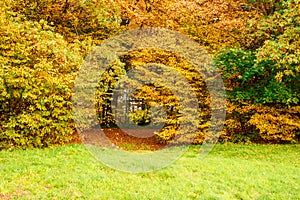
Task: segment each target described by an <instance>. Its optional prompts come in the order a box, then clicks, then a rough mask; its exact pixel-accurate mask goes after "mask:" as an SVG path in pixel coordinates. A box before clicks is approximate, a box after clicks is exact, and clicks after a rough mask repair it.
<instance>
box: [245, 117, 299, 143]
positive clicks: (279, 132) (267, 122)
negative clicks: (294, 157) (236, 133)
mask: <svg viewBox="0 0 300 200" xmlns="http://www.w3.org/2000/svg"><path fill="white" fill-rule="evenodd" d="M249 124H251V125H255V126H256V128H257V129H258V130H259V132H260V136H261V137H262V138H264V139H265V140H269V141H272V140H282V141H291V140H292V139H293V138H294V137H295V135H296V133H297V131H299V130H300V118H299V117H296V116H291V115H289V114H278V115H274V114H270V113H268V114H259V113H256V114H254V115H253V116H252V117H251V119H250V120H249Z"/></svg>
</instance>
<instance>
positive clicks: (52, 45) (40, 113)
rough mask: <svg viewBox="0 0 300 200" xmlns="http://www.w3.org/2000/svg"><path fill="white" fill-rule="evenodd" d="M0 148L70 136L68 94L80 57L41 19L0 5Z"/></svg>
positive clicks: (46, 143) (63, 139)
mask: <svg viewBox="0 0 300 200" xmlns="http://www.w3.org/2000/svg"><path fill="white" fill-rule="evenodd" d="M0 33H1V35H0V65H1V66H0V105H1V109H0V116H1V117H0V118H1V120H0V149H11V148H25V147H46V146H51V145H54V144H63V143H66V142H68V141H69V140H70V139H71V138H72V134H73V133H74V125H73V123H72V110H71V106H72V103H71V94H72V85H73V80H74V78H75V75H76V72H77V70H78V69H79V66H80V64H81V63H82V61H83V58H82V56H81V53H80V48H79V47H80V45H79V43H76V42H75V43H74V44H73V45H69V44H68V43H67V42H66V41H65V40H64V39H63V37H62V36H61V35H59V34H56V33H54V31H53V29H52V28H51V27H49V26H48V25H47V24H46V22H44V21H40V22H28V21H22V20H21V19H20V18H18V17H11V15H8V14H7V13H6V12H5V10H4V9H3V7H1V10H0Z"/></svg>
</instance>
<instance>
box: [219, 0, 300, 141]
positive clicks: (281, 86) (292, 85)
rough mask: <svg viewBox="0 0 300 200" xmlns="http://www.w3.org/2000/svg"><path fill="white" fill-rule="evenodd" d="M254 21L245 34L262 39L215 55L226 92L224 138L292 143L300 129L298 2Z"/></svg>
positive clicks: (293, 2)
mask: <svg viewBox="0 0 300 200" xmlns="http://www.w3.org/2000/svg"><path fill="white" fill-rule="evenodd" d="M281 6H282V7H281V9H280V10H278V11H276V12H274V13H273V14H272V15H270V16H268V17H263V18H262V19H261V20H260V21H254V22H252V23H251V24H250V27H249V28H248V29H247V30H246V31H249V30H251V34H249V35H247V37H246V38H247V39H248V38H249V37H250V38H251V37H252V39H255V38H260V39H261V40H262V41H261V42H260V43H255V45H246V46H245V48H246V49H243V48H235V49H225V50H224V51H222V52H220V53H219V54H218V56H217V57H216V59H215V60H216V64H217V65H218V66H219V68H220V69H221V71H222V73H223V77H224V81H225V84H226V87H227V94H228V109H227V111H228V116H227V120H226V128H225V130H224V134H223V136H222V137H223V138H222V139H223V140H232V141H256V140H260V141H261V140H262V141H265V142H296V141H297V140H298V139H299V133H300V118H299V114H300V109H299V103H300V90H299V88H300V82H299V80H300V74H299V72H300V51H299V46H300V32H299V31H300V29H299V24H300V15H299V14H300V13H299V11H300V4H299V1H298V0H296V1H293V0H291V1H286V2H284V3H282V5H281Z"/></svg>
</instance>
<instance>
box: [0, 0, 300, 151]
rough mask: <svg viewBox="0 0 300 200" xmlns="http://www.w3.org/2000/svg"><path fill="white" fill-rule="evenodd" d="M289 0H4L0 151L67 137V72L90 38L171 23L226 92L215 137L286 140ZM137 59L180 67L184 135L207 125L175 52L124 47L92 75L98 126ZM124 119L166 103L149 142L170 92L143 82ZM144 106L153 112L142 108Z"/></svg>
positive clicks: (291, 131) (197, 78)
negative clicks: (191, 110)
mask: <svg viewBox="0 0 300 200" xmlns="http://www.w3.org/2000/svg"><path fill="white" fill-rule="evenodd" d="M299 5H300V1H299V0H287V1H282V0H255V1H250V0H239V1H233V0H212V1H206V0H180V1H177V0H176V1H175V0H163V1H161V0H116V1H113V0H104V1H98V0H55V1H53V0H4V1H1V2H0V104H1V106H0V114H1V115H0V149H12V148H26V147H47V146H52V145H57V144H64V143H67V142H69V141H70V140H72V137H73V135H74V133H75V132H76V129H75V126H74V122H73V113H72V89H73V86H74V80H75V78H76V75H77V72H78V70H79V69H80V66H81V65H82V64H83V62H84V59H85V58H86V56H87V55H88V54H89V52H90V51H91V50H92V49H93V48H94V47H95V45H98V44H101V43H102V41H104V40H105V39H107V38H110V37H112V36H114V35H116V34H118V33H121V32H122V31H125V30H130V29H137V28H149V27H160V28H167V29H171V30H175V31H179V32H181V33H183V34H185V35H188V36H190V37H191V38H193V39H194V40H195V41H197V42H198V43H199V44H201V45H202V46H203V47H204V48H205V49H206V50H207V51H208V53H209V54H210V55H211V56H212V57H213V59H214V61H215V64H216V66H217V67H218V68H219V70H220V73H221V74H222V77H223V80H224V84H225V86H226V92H227V117H226V120H225V122H224V123H225V127H224V129H223V131H222V133H221V136H220V138H219V140H220V141H223V142H225V141H231V142H266V143H269V142H272V143H294V142H298V141H299V138H300V104H299V103H300V82H299V80H300V77H299V71H300V50H299V46H300V29H299V27H300V6H299ZM147 63H159V64H162V65H165V66H169V67H171V68H174V69H176V70H178V71H180V73H181V74H183V75H184V76H185V77H186V78H187V80H188V81H189V83H190V84H191V86H192V88H193V89H194V92H195V94H196V96H197V99H198V101H199V102H200V104H199V106H200V107H201V112H200V113H198V115H197V116H198V120H199V121H197V123H196V122H194V121H193V120H192V119H191V123H192V124H197V128H198V131H197V133H195V138H194V141H193V142H194V143H197V144H200V143H202V142H203V140H204V136H205V134H206V131H207V128H208V127H209V125H210V122H209V120H210V116H211V108H210V95H209V92H208V90H207V88H206V85H205V82H204V81H203V79H202V77H201V75H199V74H198V73H195V71H194V70H193V68H192V67H191V65H190V63H189V62H188V61H187V60H185V59H183V58H182V57H180V56H178V55H174V54H172V53H170V52H166V51H162V50H153V49H142V50H139V51H133V52H129V53H128V54H126V55H123V56H121V57H120V58H119V59H118V60H116V61H115V63H112V64H111V67H110V70H108V71H107V72H105V73H104V74H103V75H102V77H99V90H98V91H97V96H96V97H95V105H96V106H97V114H98V120H99V122H100V124H101V125H102V126H103V127H111V126H114V125H115V124H116V119H115V118H114V114H113V113H112V108H111V102H112V101H113V95H112V91H113V89H114V88H115V86H116V84H117V83H118V81H119V80H120V79H121V78H122V77H123V75H124V74H126V72H128V71H130V70H131V69H133V68H135V67H138V66H142V65H145V64H147ZM131 95H132V98H133V99H134V98H135V99H140V102H143V103H142V105H140V107H141V108H142V109H141V110H134V111H132V112H131V113H130V116H128V119H127V120H131V121H133V122H134V123H136V124H139V125H141V124H147V123H149V114H150V110H149V109H150V108H151V106H154V105H161V106H163V107H164V108H165V109H166V113H167V115H166V119H160V120H162V121H164V120H165V121H166V123H165V126H164V127H163V128H162V130H161V131H159V132H157V133H156V135H157V138H158V141H160V142H164V143H167V142H168V141H169V140H170V139H172V138H173V137H174V135H176V131H177V130H178V127H179V124H180V106H179V105H178V101H177V100H176V97H175V95H174V94H173V93H172V92H171V91H170V90H168V89H167V88H164V87H161V86H160V85H155V84H154V85H151V84H150V85H149V84H148V85H145V86H143V87H140V88H138V89H137V90H136V91H135V92H134V93H133V94H131ZM152 112H153V110H152Z"/></svg>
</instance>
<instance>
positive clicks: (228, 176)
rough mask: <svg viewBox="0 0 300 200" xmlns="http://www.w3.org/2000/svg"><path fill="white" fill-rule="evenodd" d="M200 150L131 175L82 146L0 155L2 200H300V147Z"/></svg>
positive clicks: (247, 147)
mask: <svg viewBox="0 0 300 200" xmlns="http://www.w3.org/2000/svg"><path fill="white" fill-rule="evenodd" d="M199 148H200V147H199V146H191V148H190V149H189V150H188V151H187V152H186V153H185V154H184V155H183V156H182V157H181V158H180V159H178V160H177V161H176V162H175V163H173V164H172V165H170V166H168V167H166V168H164V169H161V170H158V171H154V172H150V173H140V174H132V173H126V172H122V171H117V170H114V169H111V168H108V167H106V166H105V165H104V164H102V163H101V162H99V161H97V160H96V159H95V158H94V157H93V156H91V154H90V153H89V152H88V151H87V150H86V149H85V147H84V146H82V145H68V146H63V147H56V148H48V149H33V150H24V151H22V150H15V151H12V152H7V151H1V152H0V163H1V165H0V199H1V198H2V199H128V200H129V199H130V200H131V199H168V200H169V199H300V145H234V144H223V145H216V146H215V148H214V149H213V151H212V152H211V153H210V154H209V155H208V156H206V157H205V159H200V157H199V154H198V152H199Z"/></svg>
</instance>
